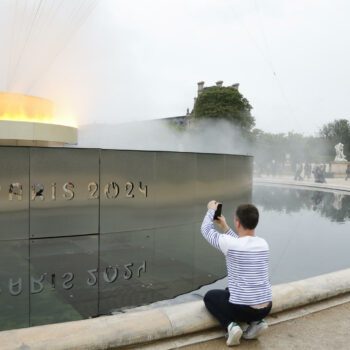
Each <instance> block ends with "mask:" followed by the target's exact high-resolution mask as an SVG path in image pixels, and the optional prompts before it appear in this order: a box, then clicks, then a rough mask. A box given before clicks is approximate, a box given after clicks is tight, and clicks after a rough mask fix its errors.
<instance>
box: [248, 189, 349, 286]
mask: <svg viewBox="0 0 350 350" xmlns="http://www.w3.org/2000/svg"><path fill="white" fill-rule="evenodd" d="M253 202H254V203H255V204H256V205H257V206H258V208H259V210H260V215H261V216H260V222H259V226H258V229H257V234H258V235H260V236H261V237H263V238H265V239H266V240H267V241H268V242H269V245H270V250H271V263H270V272H271V282H272V284H278V283H284V282H290V281H295V280H300V279H304V278H308V277H312V276H317V275H321V274H324V273H329V272H333V271H337V270H341V269H345V268H348V267H350V254H349V247H350V196H349V195H346V193H344V192H336V191H334V192H325V191H317V190H308V189H300V188H288V187H277V186H264V185H256V186H255V187H254V189H253Z"/></svg>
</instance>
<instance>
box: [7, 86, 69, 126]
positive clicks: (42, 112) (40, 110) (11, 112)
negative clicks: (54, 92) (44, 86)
mask: <svg viewBox="0 0 350 350" xmlns="http://www.w3.org/2000/svg"><path fill="white" fill-rule="evenodd" d="M0 120H9V121H20V122H32V123H46V124H60V125H66V126H74V127H75V121H74V119H73V118H70V117H67V116H65V117H64V118H59V117H56V116H54V105H53V103H52V102H51V101H49V100H46V99H43V98H39V97H34V96H27V95H22V94H15V93H0Z"/></svg>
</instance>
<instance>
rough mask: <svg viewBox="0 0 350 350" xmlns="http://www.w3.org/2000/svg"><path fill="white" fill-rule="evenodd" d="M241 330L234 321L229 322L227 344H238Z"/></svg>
mask: <svg viewBox="0 0 350 350" xmlns="http://www.w3.org/2000/svg"><path fill="white" fill-rule="evenodd" d="M242 334H243V331H242V329H241V327H240V326H239V325H238V324H237V323H234V322H231V323H230V324H229V325H228V327H227V341H226V345H227V346H233V345H238V344H239V341H240V339H241V336H242Z"/></svg>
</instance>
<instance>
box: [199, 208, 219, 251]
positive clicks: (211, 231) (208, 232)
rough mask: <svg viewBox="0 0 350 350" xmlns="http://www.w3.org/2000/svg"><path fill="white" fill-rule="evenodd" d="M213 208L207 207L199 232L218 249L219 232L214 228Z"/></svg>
mask: <svg viewBox="0 0 350 350" xmlns="http://www.w3.org/2000/svg"><path fill="white" fill-rule="evenodd" d="M214 214H215V210H214V209H209V210H208V211H207V213H206V214H205V217H204V219H203V222H202V226H201V232H202V235H203V237H204V238H205V239H206V240H207V241H208V242H209V243H210V244H211V245H212V246H213V247H215V248H217V249H219V250H221V249H220V246H219V237H220V233H219V232H218V231H216V230H215V228H214V223H213V218H214Z"/></svg>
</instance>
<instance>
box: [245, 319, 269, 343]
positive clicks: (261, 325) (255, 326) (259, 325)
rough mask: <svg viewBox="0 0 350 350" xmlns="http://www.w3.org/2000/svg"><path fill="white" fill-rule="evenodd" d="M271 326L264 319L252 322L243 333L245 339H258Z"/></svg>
mask: <svg viewBox="0 0 350 350" xmlns="http://www.w3.org/2000/svg"><path fill="white" fill-rule="evenodd" d="M268 327H269V326H268V325H267V323H266V322H265V321H264V320H261V321H256V322H251V324H250V326H249V327H248V328H247V330H246V331H245V332H244V333H243V338H244V339H257V338H258V337H259V336H260V335H261V334H263V333H264V332H265V331H266V330H267V328H268Z"/></svg>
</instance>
